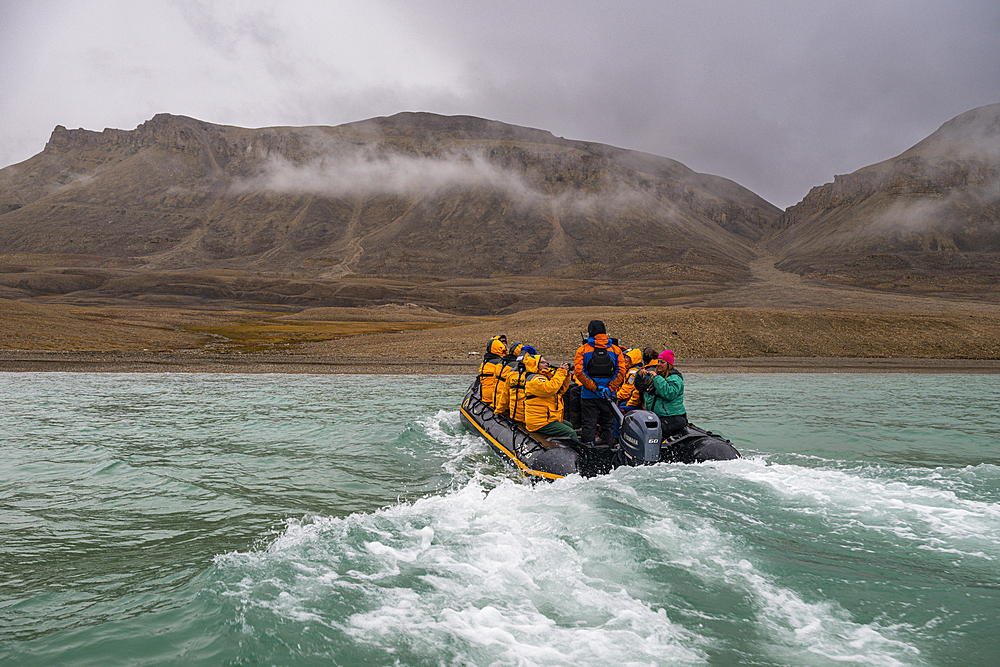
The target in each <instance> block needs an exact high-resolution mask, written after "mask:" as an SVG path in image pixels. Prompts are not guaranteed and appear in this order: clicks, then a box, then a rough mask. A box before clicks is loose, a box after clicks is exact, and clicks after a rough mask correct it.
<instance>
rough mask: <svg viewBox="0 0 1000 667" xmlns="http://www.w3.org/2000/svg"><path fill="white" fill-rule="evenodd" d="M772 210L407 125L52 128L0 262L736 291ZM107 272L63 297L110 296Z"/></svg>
mask: <svg viewBox="0 0 1000 667" xmlns="http://www.w3.org/2000/svg"><path fill="white" fill-rule="evenodd" d="M780 213H781V212H780V211H779V210H778V209H776V208H775V207H774V206H772V205H770V204H768V203H767V202H765V201H764V200H762V199H761V198H760V197H758V196H756V195H754V194H753V193H752V192H750V191H748V190H746V189H745V188H743V187H741V186H739V185H737V184H735V183H733V182H731V181H728V180H726V179H723V178H719V177H716V176H709V175H705V174H698V173H695V172H693V171H691V170H690V169H688V168H687V167H685V166H684V165H682V164H680V163H679V162H675V161H673V160H669V159H666V158H660V157H655V156H652V155H646V154H642V153H637V152H633V151H626V150H621V149H617V148H613V147H610V146H605V145H600V144H593V143H586V142H580V141H569V140H565V139H560V138H556V137H554V136H553V135H552V134H550V133H548V132H544V131H541V130H533V129H528V128H521V127H515V126H512V125H506V124H503V123H499V122H493V121H487V120H483V119H479V118H472V117H465V116H454V117H445V116H437V115H434V114H427V113H403V114H398V115H395V116H392V117H389V118H376V119H372V120H368V121H364V122H359V123H351V124H348V125H342V126H339V127H306V128H290V127H289V128H266V129H243V128H238V127H228V126H220V125H213V124H210V123H205V122H202V121H198V120H194V119H191V118H185V117H179V116H171V115H166V114H161V115H157V116H155V117H154V118H153V119H152V120H150V121H147V122H145V123H143V124H142V125H140V126H139V127H137V128H136V129H135V130H131V131H123V130H114V129H107V130H104V131H103V132H92V131H87V130H67V129H65V128H63V127H57V128H56V129H55V131H54V132H53V133H52V136H51V138H50V140H49V142H48V144H47V145H46V146H45V149H44V150H43V151H42V152H41V153H39V154H38V155H36V156H34V157H32V158H31V159H29V160H27V161H25V162H23V163H20V164H18V165H14V166H11V167H7V168H5V169H3V170H0V255H6V256H8V257H9V258H10V257H14V256H17V257H18V258H20V259H18V260H14V259H9V260H8V261H9V262H11V267H9V268H10V270H9V271H8V274H11V273H17V272H18V271H20V272H21V273H30V272H31V271H29V270H28V269H30V268H31V267H35V266H37V264H38V261H37V260H38V257H39V256H48V257H51V258H52V263H53V266H57V265H67V264H69V265H71V266H73V267H76V268H74V272H75V273H74V275H78V274H80V273H81V271H80V270H79V267H80V266H81V265H87V266H90V267H103V269H106V270H109V271H110V270H112V269H113V270H114V271H119V272H120V271H126V270H127V271H128V276H133V278H131V281H132V283H131V284H132V287H134V289H136V290H142V289H146V287H143V286H142V285H139V284H135V279H134V275H135V274H136V273H145V274H156V275H158V276H160V277H161V278H162V276H164V275H167V274H171V275H173V274H176V273H177V272H184V273H190V272H198V271H202V272H204V271H237V272H244V273H248V274H249V275H253V274H257V273H264V274H271V275H283V276H288V275H292V274H294V276H295V277H296V278H298V279H304V280H310V281H337V280H340V279H344V278H348V277H355V278H359V277H378V278H382V279H389V278H396V279H400V280H403V281H407V282H408V283H413V282H414V281H416V282H420V281H424V282H426V281H429V280H444V279H449V278H466V279H468V278H480V279H490V278H496V277H509V276H513V277H518V276H538V277H540V278H546V279H554V280H563V279H569V280H574V279H601V280H621V279H624V280H632V279H643V280H653V281H676V280H696V281H707V282H709V283H725V282H727V281H730V280H734V279H736V280H738V279H741V278H743V277H745V276H746V265H747V262H748V261H749V259H750V258H751V257H752V252H751V250H750V249H749V244H752V243H753V242H754V241H757V240H758V239H760V238H762V236H763V235H764V234H765V233H766V232H767V231H768V230H769V229H770V228H771V225H772V224H773V223H774V221H775V220H777V219H778V217H779V216H780ZM29 256H30V257H32V258H33V259H31V260H30V261H26V260H24V258H25V257H29ZM59 258H61V259H59ZM18 263H20V265H18ZM114 271H112V273H110V274H109V273H107V272H105V273H102V272H99V271H92V272H89V273H87V275H86V279H85V280H83V279H81V280H77V279H73V280H70V281H69V282H73V281H76V282H81V284H84V283H85V285H84V286H85V287H87V289H100V288H101V287H106V288H107V289H112V287H111V285H112V283H113V281H114V280H116V279H118V280H121V279H123V276H122V274H120V273H115V272H114ZM2 272H3V268H2V267H0V273H2ZM158 280H160V282H163V280H166V279H165V278H164V279H158ZM140 282H141V281H140ZM147 282H148V281H147ZM43 283H44V284H43ZM3 284H6V285H7V286H8V287H9V288H17V289H21V290H22V291H24V292H31V291H32V290H33V289H34V291H35V292H37V293H45V292H46V290H47V289H48V290H53V289H54V290H56V291H59V290H66V289H70V288H72V287H74V286H76V285H75V284H73V285H70V284H67V279H65V278H60V279H59V280H55V279H51V280H50V279H49V278H46V279H45V280H41V279H32V280H28V279H27V278H26V277H25V276H22V277H21V279H19V280H15V279H13V278H10V277H9V276H8V278H7V279H6V281H5V283H3ZM19 285H20V288H18V286H19ZM46 285H48V287H46ZM147 287H148V286H147ZM327 287H329V285H327ZM130 289H131V288H130ZM112 291H114V290H112ZM126 291H127V290H126ZM328 291H329V290H328ZM330 305H342V304H330Z"/></svg>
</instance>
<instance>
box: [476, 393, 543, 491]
mask: <svg viewBox="0 0 1000 667" xmlns="http://www.w3.org/2000/svg"><path fill="white" fill-rule="evenodd" d="M460 409H461V411H462V414H464V415H465V416H466V417H467V418H468V420H469V423H470V424H472V425H473V426H475V427H476V430H477V431H479V432H480V433H481V434H482V436H483V437H484V438H486V439H487V440H488V441H489V442H490V443H491V444H492V445H493V446H494V447H496V448H497V449H499V450H500V451H501V452H503V453H504V454H506V455H507V457H508V458H509V459H510V460H511V461H513V462H514V463H516V464H517V467H518V468H520V470H521V473H522V474H524V473H527V474H529V475H535V476H537V477H545V478H546V479H562V478H563V476H562V475H556V474H555V473H551V472H542V471H541V470H535V469H533V468H529V467H528V466H526V465H524V464H523V463H522V462H521V460H520V459H519V458H517V457H516V456H514V454H512V453H511V452H510V451H508V450H507V448H506V447H504V446H503V445H501V444H500V443H499V442H497V439H496V438H494V437H493V436H492V435H490V434H489V433H488V432H487V431H485V430H484V429H483V427H482V426H480V425H479V422H477V421H476V420H475V419H473V418H472V415H470V414H469V413H468V412H466V410H465V406H464V405H463V406H462V407H461V408H460Z"/></svg>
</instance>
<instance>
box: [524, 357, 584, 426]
mask: <svg viewBox="0 0 1000 667" xmlns="http://www.w3.org/2000/svg"><path fill="white" fill-rule="evenodd" d="M524 366H525V368H526V369H527V370H528V376H527V381H526V382H525V384H524V403H525V408H524V425H525V428H527V429H528V430H529V431H534V432H536V433H539V434H540V435H543V436H546V437H551V438H575V437H576V431H575V430H574V429H573V425H572V424H570V423H569V422H567V421H563V393H564V392H565V391H566V389H567V388H568V387H569V378H570V375H569V368H570V367H569V364H562V365H561V366H559V368H557V369H555V370H554V371H553V370H552V369H551V368H550V367H549V362H548V361H546V360H545V359H543V358H542V357H541V355H526V356H525V357H524Z"/></svg>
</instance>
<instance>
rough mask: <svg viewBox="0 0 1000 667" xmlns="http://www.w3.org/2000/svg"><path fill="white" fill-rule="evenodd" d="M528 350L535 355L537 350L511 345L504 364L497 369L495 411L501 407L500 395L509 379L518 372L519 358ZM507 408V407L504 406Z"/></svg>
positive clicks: (520, 345) (504, 357)
mask: <svg viewBox="0 0 1000 667" xmlns="http://www.w3.org/2000/svg"><path fill="white" fill-rule="evenodd" d="M526 350H530V351H531V352H532V353H534V351H535V348H533V347H531V346H530V345H525V344H524V343H520V342H514V343H511V345H510V347H509V348H507V354H505V355H504V356H503V359H502V363H501V364H500V365H499V366H497V367H496V372H497V382H496V386H495V388H494V390H493V403H492V405H493V411H494V412H496V411H497V405H500V404H501V403H500V395H501V394H502V393H503V392H504V387H506V385H507V378H508V377H510V374H511V373H512V372H514V371H515V370H517V364H518V357H520V356H521V355H523V354H524V353H525V351H526ZM504 407H505V408H506V405H504Z"/></svg>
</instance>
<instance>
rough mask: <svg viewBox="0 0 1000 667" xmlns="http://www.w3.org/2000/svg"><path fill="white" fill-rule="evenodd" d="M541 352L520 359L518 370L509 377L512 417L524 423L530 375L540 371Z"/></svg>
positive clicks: (508, 389) (508, 386) (508, 387)
mask: <svg viewBox="0 0 1000 667" xmlns="http://www.w3.org/2000/svg"><path fill="white" fill-rule="evenodd" d="M541 358H542V356H541V355H540V354H525V355H522V356H521V357H520V358H519V359H518V361H519V364H518V367H517V370H515V371H513V372H512V373H511V374H510V376H509V377H508V378H507V392H508V394H509V396H510V409H509V413H510V418H511V419H513V420H514V421H516V422H519V423H522V424H523V423H524V407H525V404H524V401H525V393H526V389H525V388H526V387H527V384H528V376H529V375H531V374H532V373H534V372H537V371H538V361H539V359H541Z"/></svg>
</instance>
